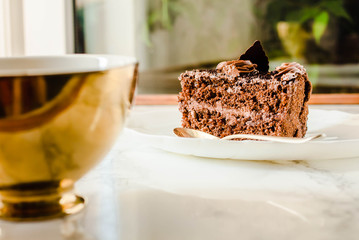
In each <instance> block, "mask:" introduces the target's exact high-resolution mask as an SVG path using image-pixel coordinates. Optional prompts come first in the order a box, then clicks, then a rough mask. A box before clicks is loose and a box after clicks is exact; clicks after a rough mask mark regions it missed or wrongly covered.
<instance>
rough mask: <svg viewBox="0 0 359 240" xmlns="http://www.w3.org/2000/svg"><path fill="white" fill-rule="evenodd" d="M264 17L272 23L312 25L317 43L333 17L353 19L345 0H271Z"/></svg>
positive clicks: (312, 32)
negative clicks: (346, 8) (344, 3)
mask: <svg viewBox="0 0 359 240" xmlns="http://www.w3.org/2000/svg"><path fill="white" fill-rule="evenodd" d="M264 17H265V18H266V19H267V20H268V21H269V22H270V23H272V24H277V23H278V22H280V21H286V22H299V23H300V24H302V25H303V26H310V29H311V34H312V35H313V37H314V39H315V41H316V42H317V43H319V41H320V39H321V37H322V36H323V34H324V32H325V30H326V28H327V26H328V23H329V19H330V18H331V17H337V18H345V19H347V20H349V21H350V20H351V18H350V16H349V15H348V13H347V11H346V10H345V8H344V6H343V0H271V1H270V2H269V3H268V5H267V7H266V10H265V13H264Z"/></svg>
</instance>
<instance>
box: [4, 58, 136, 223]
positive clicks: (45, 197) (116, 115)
mask: <svg viewBox="0 0 359 240" xmlns="http://www.w3.org/2000/svg"><path fill="white" fill-rule="evenodd" d="M86 57H87V58H96V57H95V56H91V55H88V56H81V57H77V56H76V55H72V56H67V57H64V58H63V59H62V57H57V58H55V59H56V61H55V62H56V64H59V63H61V61H63V62H64V63H66V61H69V60H71V61H72V62H73V63H76V61H78V62H79V63H81V61H85V60H88V59H85V58H86ZM113 58H114V59H115V60H116V58H115V57H113V56H112V58H111V59H112V60H113ZM111 59H110V60H111ZM22 60H23V59H20V61H22ZM25 60H26V61H28V63H31V64H33V65H34V66H35V67H36V68H37V69H35V71H33V73H30V74H29V73H27V74H24V75H20V74H19V73H16V71H15V70H14V71H12V72H13V73H14V74H9V71H8V72H7V73H6V71H5V73H4V71H3V72H2V70H3V67H2V66H1V63H2V62H6V61H7V59H0V198H1V200H0V217H1V218H3V219H7V220H20V221H21V220H39V219H48V218H54V217H59V216H65V215H68V214H73V213H77V212H78V211H80V210H81V209H82V208H83V207H84V199H83V198H81V197H79V196H76V195H75V194H74V193H73V192H72V189H73V184H74V182H75V181H76V180H78V179H79V178H80V177H82V176H83V175H84V174H85V173H87V172H88V171H89V170H90V169H91V168H92V167H93V166H94V165H95V164H96V163H98V162H99V161H100V160H101V159H102V158H103V157H104V155H105V154H106V153H107V152H108V151H109V149H110V148H111V146H112V144H113V143H114V141H115V139H116V137H117V136H118V133H119V132H120V131H121V129H122V128H123V125H124V121H125V117H126V115H127V113H128V111H129V108H130V105H131V103H132V99H133V95H134V90H135V84H136V78H137V63H136V62H135V61H134V60H132V59H131V60H128V59H127V60H126V59H125V60H126V61H124V60H123V59H122V60H121V61H117V62H116V61H115V62H116V64H112V65H109V66H105V67H103V66H102V67H101V68H100V69H97V67H98V66H97V65H96V64H94V63H93V62H91V63H89V64H88V65H89V66H87V65H86V68H84V66H82V69H86V70H81V69H80V70H77V69H76V66H74V67H72V70H67V72H66V70H63V69H61V65H60V66H57V67H58V69H54V66H51V67H50V68H51V70H48V71H47V72H46V70H47V67H44V68H42V66H41V64H40V63H43V62H44V60H45V61H47V59H46V57H44V58H40V60H39V59H38V58H35V59H31V58H27V59H25ZM52 60H53V59H52ZM52 60H51V59H50V60H49V61H48V62H47V63H46V64H47V65H49V64H50V65H51V61H52ZM95 60H96V59H94V62H95V63H97V62H96V61H95ZM100 60H101V61H102V62H103V60H108V59H107V58H106V56H102V57H101V59H100ZM39 61H40V62H39ZM119 62H121V64H120V63H119ZM122 62H123V63H122ZM34 63H36V64H34ZM31 64H30V65H31ZM2 65H6V64H2ZM38 65H40V67H39V66H38ZM59 69H60V70H59ZM32 70H33V69H32ZM51 71H52V72H53V73H51ZM71 71H72V72H73V73H71ZM10 72H11V71H10ZM41 72H43V74H39V73H41ZM12 75H13V76H12Z"/></svg>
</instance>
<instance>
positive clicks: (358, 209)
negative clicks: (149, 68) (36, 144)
mask: <svg viewBox="0 0 359 240" xmlns="http://www.w3.org/2000/svg"><path fill="white" fill-rule="evenodd" d="M174 107H175V106H136V107H135V108H134V109H133V111H135V112H141V111H151V110H153V109H158V108H174ZM312 108H320V109H335V110H341V111H346V112H350V113H359V106H357V105H352V106H349V105H337V106H323V105H321V106H312ZM358 147H359V146H358ZM76 191H77V192H78V193H79V194H81V195H83V196H86V197H87V199H88V206H87V208H86V210H85V211H84V212H83V213H82V214H81V215H79V216H75V217H72V218H67V219H60V220H53V221H45V222H38V223H8V222H1V223H0V230H1V231H0V239H7V240H12V239H27V240H32V239H99V240H100V239H101V240H102V239H104V240H115V239H120V240H121V239H125V240H162V239H163V240H177V239H178V240H179V239H181V240H183V239H186V240H197V239H198V240H202V239H206V240H217V239H218V240H219V239H226V240H232V239H241V240H242V239H243V240H247V239H250V240H252V239H253V240H257V239H258V240H260V239H266V240H272V239H273V240H281V239H283V240H284V239H292V240H296V239H306V240H310V239H313V240H332V239H333V240H334V239H345V240H351V239H358V234H359V159H341V160H323V161H313V162H302V161H295V162H285V161H284V162H276V163H273V162H265V161H237V160H219V159H207V158H200V157H189V156H184V155H179V154H174V153H169V152H164V151H161V150H157V149H153V148H151V147H149V146H147V145H146V144H143V143H141V141H139V139H136V138H133V137H131V136H129V135H126V133H125V134H124V135H122V136H121V137H120V138H119V141H118V142H117V143H116V146H115V147H114V148H113V149H112V151H111V153H109V154H108V156H107V157H106V158H105V159H104V161H103V162H102V163H101V164H100V165H99V166H97V167H96V168H95V169H94V170H93V171H91V172H90V173H88V174H87V175H86V176H84V177H83V178H82V179H81V180H80V181H79V182H78V183H77V184H76Z"/></svg>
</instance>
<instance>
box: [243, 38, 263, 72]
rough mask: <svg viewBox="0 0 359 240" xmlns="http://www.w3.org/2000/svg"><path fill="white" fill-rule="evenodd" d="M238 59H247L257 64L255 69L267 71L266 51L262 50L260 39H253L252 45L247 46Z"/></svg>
mask: <svg viewBox="0 0 359 240" xmlns="http://www.w3.org/2000/svg"><path fill="white" fill-rule="evenodd" d="M239 59H240V60H249V61H251V62H252V63H254V64H257V70H258V71H260V72H265V73H266V72H268V69H269V61H268V57H267V55H266V53H265V52H264V50H263V47H262V45H261V43H260V41H258V40H257V41H255V42H254V43H253V45H252V46H251V47H250V48H248V50H247V51H246V52H245V53H244V54H242V55H241V56H240V58H239Z"/></svg>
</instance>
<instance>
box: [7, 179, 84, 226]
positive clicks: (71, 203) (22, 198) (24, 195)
mask: <svg viewBox="0 0 359 240" xmlns="http://www.w3.org/2000/svg"><path fill="white" fill-rule="evenodd" d="M72 186H73V184H72V182H66V181H65V182H64V181H58V182H37V183H27V184H18V185H13V186H10V187H2V188H0V197H1V200H0V219H3V220H7V221H39V220H48V219H53V218H59V217H65V216H68V215H73V214H77V213H79V212H80V211H81V210H83V209H84V207H85V199H84V198H82V197H80V196H77V195H75V194H74V193H72V192H71V190H72Z"/></svg>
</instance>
